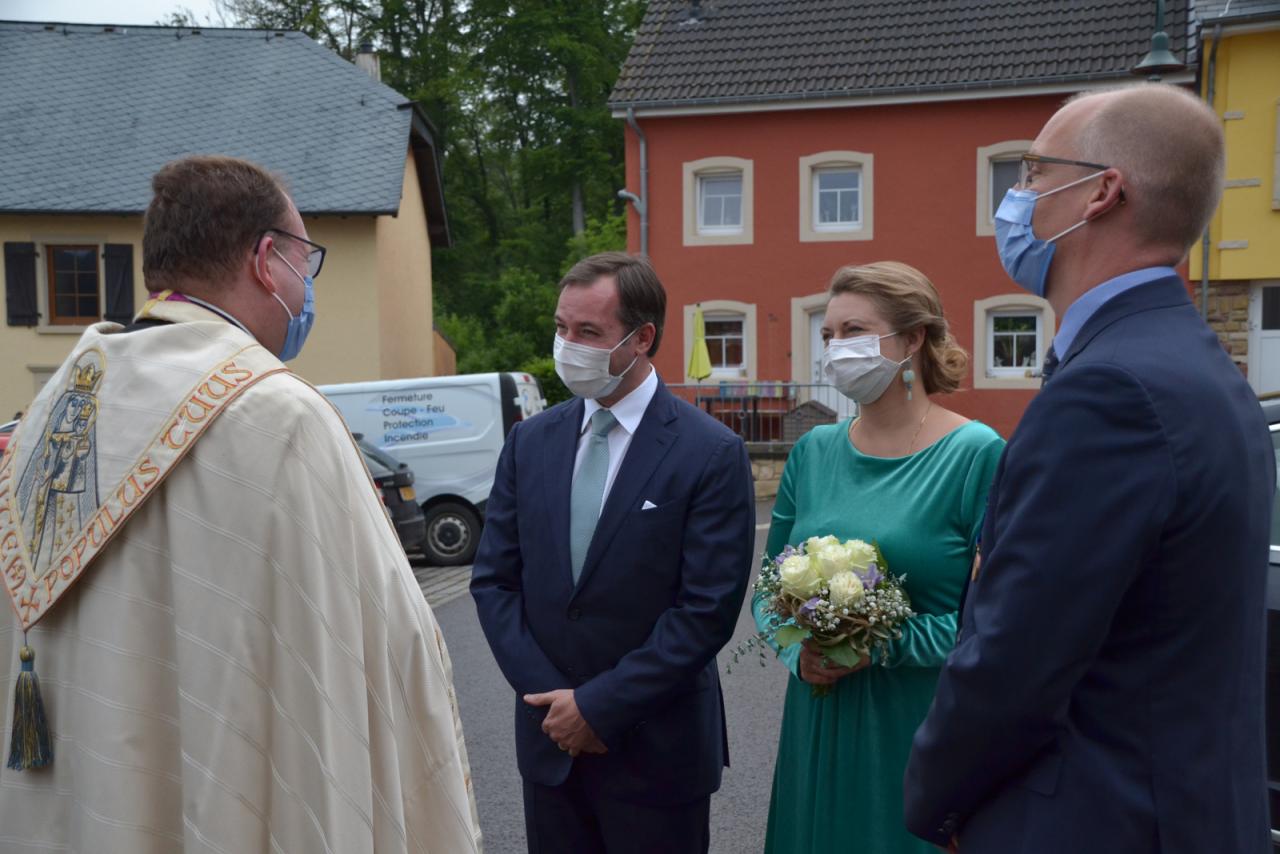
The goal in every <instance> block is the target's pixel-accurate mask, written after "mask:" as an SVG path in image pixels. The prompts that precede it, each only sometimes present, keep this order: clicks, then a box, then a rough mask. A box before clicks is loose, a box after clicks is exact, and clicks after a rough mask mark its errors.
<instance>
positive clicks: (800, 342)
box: [791, 291, 830, 383]
mask: <svg viewBox="0 0 1280 854" xmlns="http://www.w3.org/2000/svg"><path fill="white" fill-rule="evenodd" d="M829 299H830V296H829V295H828V294H827V292H826V291H822V292H821V293H816V294H809V295H808V296H803V297H792V298H791V381H792V382H796V383H820V382H823V378H822V377H813V376H810V375H809V374H810V370H809V361H810V360H809V352H810V350H811V348H812V345H813V342H812V341H810V340H809V318H810V317H812V316H813V315H814V314H816V313H818V312H824V311H826V308H827V301H828V300H829Z"/></svg>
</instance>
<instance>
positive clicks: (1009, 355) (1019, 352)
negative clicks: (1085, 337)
mask: <svg viewBox="0 0 1280 854" xmlns="http://www.w3.org/2000/svg"><path fill="white" fill-rule="evenodd" d="M1055 322H1056V319H1055V317H1054V313H1053V307H1052V306H1050V305H1049V303H1048V302H1047V301H1046V300H1043V299H1041V298H1039V297H1034V296H1032V295H1030V294H1007V295H1002V296H996V297H989V298H987V299H982V300H977V301H976V302H974V304H973V386H974V388H1004V389H1034V388H1039V387H1040V372H1041V369H1042V367H1043V365H1044V354H1045V352H1046V351H1047V350H1048V349H1049V344H1050V343H1051V342H1052V339H1053V332H1054V329H1055V325H1054V324H1055Z"/></svg>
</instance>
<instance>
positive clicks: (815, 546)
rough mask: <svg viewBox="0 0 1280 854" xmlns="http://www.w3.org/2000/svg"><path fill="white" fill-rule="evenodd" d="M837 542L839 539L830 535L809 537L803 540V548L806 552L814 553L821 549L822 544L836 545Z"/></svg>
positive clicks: (838, 542)
mask: <svg viewBox="0 0 1280 854" xmlns="http://www.w3.org/2000/svg"><path fill="white" fill-rule="evenodd" d="M839 544H840V539H839V538H838V537H832V536H830V535H828V536H825V537H810V538H809V539H807V540H805V541H804V550H805V553H806V554H811V555H814V554H817V553H818V552H820V551H822V547H823V546H836V545H839Z"/></svg>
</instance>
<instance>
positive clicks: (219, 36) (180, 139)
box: [0, 21, 447, 240]
mask: <svg viewBox="0 0 1280 854" xmlns="http://www.w3.org/2000/svg"><path fill="white" fill-rule="evenodd" d="M0 81H4V82H3V85H0V212H25V213H34V212H55V213H83V212H94V213H136V212H141V211H143V210H145V209H146V206H147V203H148V202H149V201H150V199H151V189H150V178H151V176H152V175H153V174H154V173H155V172H156V170H157V169H159V168H160V166H162V165H163V164H165V163H166V162H168V161H170V160H173V159H174V158H177V157H180V156H183V155H186V154H228V155H234V156H238V157H245V158H248V159H250V160H253V161H256V162H258V163H261V164H262V165H264V166H266V167H268V168H270V169H272V170H274V171H276V172H278V173H280V174H282V175H284V176H285V178H286V179H287V181H288V183H289V186H290V190H291V191H292V193H293V195H294V198H295V201H296V203H297V205H298V208H299V209H300V210H301V211H302V212H303V213H309V214H320V213H346V214H356V213H359V214H384V213H394V212H395V211H397V210H398V209H399V207H400V190H401V186H402V182H403V180H404V167H405V158H406V156H407V155H408V152H409V146H410V141H411V140H410V133H411V124H412V125H416V126H417V127H416V130H415V133H416V134H417V135H418V136H421V135H422V134H423V133H427V134H429V130H425V128H426V125H425V123H424V122H423V121H422V120H421V117H416V120H415V116H414V111H413V109H412V107H411V105H410V104H409V103H408V102H407V101H406V99H405V98H404V96H402V95H400V94H399V93H398V92H396V91H395V90H393V89H391V88H390V87H388V86H385V85H383V84H381V83H378V82H376V81H375V80H373V79H372V78H370V77H369V76H368V75H367V74H365V73H364V72H363V71H361V70H360V69H358V68H356V67H355V66H354V65H352V64H351V63H349V62H347V61H345V60H344V59H342V58H341V57H339V56H337V55H336V54H334V53H332V52H331V51H329V50H326V49H325V48H324V47H322V46H321V45H319V44H317V43H316V42H314V41H312V40H311V39H309V38H307V37H306V36H305V35H303V34H302V33H298V32H283V33H278V32H273V31H263V30H231V29H208V28H202V29H200V30H198V31H192V30H190V29H174V28H169V27H132V26H129V27H124V26H121V27H115V28H111V27H103V26H90V25H75V24H69V25H64V24H54V25H45V24H39V23H28V22H13V21H0ZM428 141H429V140H428ZM414 142H415V147H416V148H421V146H422V142H423V141H422V140H420V139H415V140H414ZM428 162H429V166H430V169H431V170H433V171H434V170H437V168H438V167H437V166H436V164H435V163H434V162H431V161H428ZM419 168H420V170H421V168H422V162H421V161H419ZM436 179H438V172H436V173H435V174H432V175H423V176H422V184H423V190H424V196H429V195H430V189H431V186H430V185H431V184H432V181H434V180H436ZM437 184H438V181H437ZM436 189H437V190H438V186H437V187H436ZM425 200H426V203H427V207H428V211H429V214H435V216H431V219H432V220H433V222H432V226H433V228H432V231H433V232H438V231H439V229H440V228H444V227H446V226H444V223H443V221H442V220H443V213H444V212H443V200H442V199H434V200H433V199H431V198H429V197H428V198H426V199H425ZM433 208H438V210H433ZM446 235H447V232H446ZM433 236H434V234H433ZM445 239H446V240H447V236H446V237H445Z"/></svg>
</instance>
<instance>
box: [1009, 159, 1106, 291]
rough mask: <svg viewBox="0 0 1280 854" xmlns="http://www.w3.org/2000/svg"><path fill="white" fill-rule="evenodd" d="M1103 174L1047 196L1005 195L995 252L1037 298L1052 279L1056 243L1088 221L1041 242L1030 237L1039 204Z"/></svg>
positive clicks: (1013, 190)
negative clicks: (1050, 276) (1051, 271)
mask: <svg viewBox="0 0 1280 854" xmlns="http://www.w3.org/2000/svg"><path fill="white" fill-rule="evenodd" d="M1102 174H1103V173H1102V172H1095V173H1093V174H1092V175H1086V176H1084V177H1083V178H1081V179H1079V180H1078V181H1072V182H1071V183H1070V184H1063V185H1062V186H1061V187H1055V188H1054V189H1052V190H1050V191H1049V192H1047V193H1037V192H1036V191H1035V190H1019V189H1018V188H1017V187H1010V188H1009V190H1008V192H1006V193H1005V194H1004V201H1002V202H1001V203H1000V207H999V208H997V209H996V216H995V221H996V251H997V252H999V253H1000V263H1001V265H1003V266H1004V271H1005V272H1006V273H1008V274H1009V278H1011V279H1013V280H1014V281H1015V282H1017V283H1018V284H1019V285H1021V286H1022V287H1023V288H1025V289H1026V290H1028V291H1030V292H1031V293H1033V294H1035V295H1036V296H1038V297H1043V296H1044V283H1045V279H1047V278H1048V276H1049V265H1050V264H1051V263H1052V262H1053V253H1054V250H1055V249H1056V248H1057V244H1056V243H1055V242H1054V241H1056V240H1058V239H1059V238H1061V237H1064V236H1065V235H1068V234H1070V233H1071V232H1073V231H1075V230H1076V229H1077V228H1080V227H1081V226H1082V225H1084V224H1085V223H1087V222H1089V220H1087V219H1082V220H1080V221H1079V222H1077V223H1076V224H1075V225H1073V226H1071V227H1070V228H1068V229H1066V230H1065V231H1060V232H1058V233H1057V234H1055V235H1054V236H1053V237H1050V238H1049V239H1048V240H1040V239H1039V238H1037V237H1036V236H1035V235H1034V234H1032V233H1031V218H1032V216H1034V215H1035V212H1036V200H1037V199H1043V198H1044V197H1046V196H1052V195H1053V194H1054V193H1060V192H1062V191H1063V190H1066V189H1069V188H1071V187H1074V186H1075V185H1077V184H1083V183H1084V182H1085V181H1089V180H1092V179H1094V178H1097V177H1098V176H1099V175H1102Z"/></svg>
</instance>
